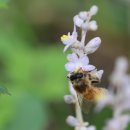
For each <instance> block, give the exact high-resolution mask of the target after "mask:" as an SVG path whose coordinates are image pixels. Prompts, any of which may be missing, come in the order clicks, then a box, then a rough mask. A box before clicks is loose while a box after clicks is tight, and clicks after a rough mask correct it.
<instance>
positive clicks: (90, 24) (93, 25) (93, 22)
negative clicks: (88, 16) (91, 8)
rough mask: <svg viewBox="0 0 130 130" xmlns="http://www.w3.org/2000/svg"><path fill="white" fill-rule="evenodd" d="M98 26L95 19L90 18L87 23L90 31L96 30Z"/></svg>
mask: <svg viewBox="0 0 130 130" xmlns="http://www.w3.org/2000/svg"><path fill="white" fill-rule="evenodd" d="M97 28H98V26H97V22H96V21H95V20H92V21H91V22H90V23H89V29H90V30H92V31H96V30H97Z"/></svg>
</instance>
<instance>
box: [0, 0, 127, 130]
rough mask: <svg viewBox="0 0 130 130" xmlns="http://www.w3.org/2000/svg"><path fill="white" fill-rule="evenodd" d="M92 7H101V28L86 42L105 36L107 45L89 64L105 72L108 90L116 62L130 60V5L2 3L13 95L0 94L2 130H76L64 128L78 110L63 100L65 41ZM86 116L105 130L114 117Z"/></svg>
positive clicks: (1, 49)
mask: <svg viewBox="0 0 130 130" xmlns="http://www.w3.org/2000/svg"><path fill="white" fill-rule="evenodd" d="M92 5H98V6H99V12H98V14H97V15H96V16H95V17H94V19H96V20H97V22H98V25H99V29H98V31H96V32H89V34H88V36H87V41H89V40H90V39H91V38H93V37H95V36H100V37H101V38H102V45H101V47H100V49H99V50H98V51H97V52H95V53H94V54H92V55H90V63H91V64H94V65H95V66H96V67H97V68H98V69H104V70H105V73H104V77H103V80H102V84H101V85H102V86H104V87H106V86H107V85H108V79H109V78H108V76H109V74H110V73H111V71H112V69H113V65H114V61H115V59H116V58H117V57H118V56H121V55H123V56H126V57H128V59H129V58H130V0H114V1H113V0H91V1H90V0H65V1H62V0H0V86H3V87H5V88H7V89H8V91H9V93H11V95H4V94H1V95H0V130H52V129H53V130H61V129H62V130H71V129H73V128H70V127H69V126H68V125H67V124H66V123H65V119H66V117H67V116H68V115H70V114H74V108H73V106H71V105H67V104H65V103H64V100H63V96H64V95H65V94H68V83H67V79H66V75H67V72H66V71H65V69H64V64H65V63H66V54H67V53H65V54H64V53H63V47H64V46H63V45H62V43H61V42H60V36H61V35H63V34H67V33H68V32H69V31H72V28H73V22H72V18H73V16H74V15H75V14H77V13H78V12H79V11H82V10H89V8H90V7H91V6H92ZM87 41H86V42H87ZM84 116H85V118H87V120H89V122H90V123H91V124H95V125H96V126H97V129H98V130H100V129H101V127H102V126H103V125H104V123H105V121H104V119H106V117H111V112H110V110H106V109H105V110H104V111H103V112H102V114H101V113H100V114H92V115H91V114H90V115H84Z"/></svg>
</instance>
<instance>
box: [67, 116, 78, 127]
mask: <svg viewBox="0 0 130 130" xmlns="http://www.w3.org/2000/svg"><path fill="white" fill-rule="evenodd" d="M66 122H67V124H69V125H70V126H72V127H76V126H79V125H80V123H79V121H78V119H77V118H76V117H74V116H71V115H70V116H68V117H67V119H66Z"/></svg>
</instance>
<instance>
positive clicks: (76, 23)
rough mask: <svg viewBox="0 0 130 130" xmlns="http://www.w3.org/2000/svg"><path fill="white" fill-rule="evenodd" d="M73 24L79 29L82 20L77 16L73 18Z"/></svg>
mask: <svg viewBox="0 0 130 130" xmlns="http://www.w3.org/2000/svg"><path fill="white" fill-rule="evenodd" d="M73 21H74V24H75V25H76V26H78V27H81V25H82V23H83V20H82V19H81V18H79V16H78V15H76V16H74V18H73Z"/></svg>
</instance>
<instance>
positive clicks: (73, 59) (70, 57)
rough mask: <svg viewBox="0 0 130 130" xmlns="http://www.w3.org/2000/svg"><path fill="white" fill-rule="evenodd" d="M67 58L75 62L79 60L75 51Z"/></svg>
mask: <svg viewBox="0 0 130 130" xmlns="http://www.w3.org/2000/svg"><path fill="white" fill-rule="evenodd" d="M67 59H68V61H71V62H74V61H77V60H78V56H77V55H76V54H75V53H72V54H68V56H67Z"/></svg>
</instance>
